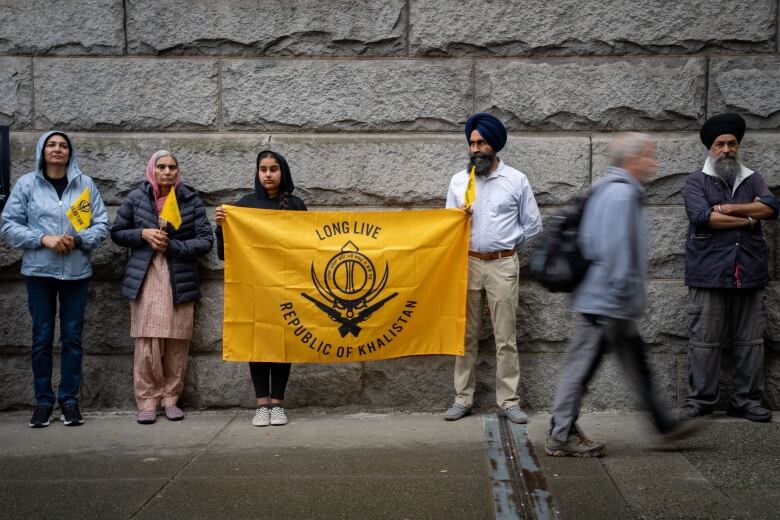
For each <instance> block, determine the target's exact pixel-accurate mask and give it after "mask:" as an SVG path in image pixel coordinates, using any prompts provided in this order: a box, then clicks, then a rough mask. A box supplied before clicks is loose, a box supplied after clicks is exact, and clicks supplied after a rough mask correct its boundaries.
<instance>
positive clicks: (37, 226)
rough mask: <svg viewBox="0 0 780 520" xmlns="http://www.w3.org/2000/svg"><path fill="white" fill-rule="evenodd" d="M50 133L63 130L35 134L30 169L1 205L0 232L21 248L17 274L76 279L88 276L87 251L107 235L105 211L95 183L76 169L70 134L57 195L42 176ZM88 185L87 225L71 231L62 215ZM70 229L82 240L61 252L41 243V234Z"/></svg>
mask: <svg viewBox="0 0 780 520" xmlns="http://www.w3.org/2000/svg"><path fill="white" fill-rule="evenodd" d="M52 134H60V135H63V136H66V134H65V133H63V132H59V131H52V132H47V133H45V134H43V135H42V136H41V138H40V139H38V145H37V146H36V147H35V164H36V169H35V171H32V172H29V173H26V174H24V175H22V177H21V178H20V179H19V181H18V182H17V183H16V185H15V186H14V189H13V190H12V191H11V196H10V197H9V199H8V202H7V203H6V205H5V208H4V209H3V221H2V226H1V227H0V235H2V237H3V238H4V239H5V240H6V242H8V244H9V245H11V247H17V248H21V249H22V250H23V251H24V254H23V257H22V274H23V275H25V276H49V277H54V278H58V279H60V280H81V279H83V278H88V277H90V276H92V264H91V263H90V253H91V251H92V250H93V249H96V248H97V247H98V246H99V245H100V243H101V242H102V241H103V240H105V239H106V237H108V213H107V212H106V207H105V205H104V204H103V199H101V197H100V192H98V189H97V187H96V186H95V183H94V182H93V181H92V179H91V178H90V177H87V176H86V175H84V174H83V173H81V169H79V166H78V162H77V161H76V148H75V147H74V146H73V143H72V141H71V140H70V139H68V142H69V144H70V160H69V162H68V170H67V177H68V185H67V187H66V188H65V191H64V192H63V194H62V199H60V198H59V196H58V195H57V191H56V190H55V189H54V186H52V184H51V183H50V182H49V181H47V180H46V178H45V177H44V176H43V165H44V162H43V145H44V144H45V143H46V140H47V139H48V138H49V136H51V135H52ZM66 137H67V136H66ZM85 188H89V190H90V194H91V198H90V204H91V205H92V220H91V222H90V226H89V227H88V228H87V229H85V230H83V231H82V232H81V233H76V231H75V230H74V229H73V227H72V226H69V223H70V220H68V217H67V215H66V211H67V210H68V208H69V207H70V206H71V205H72V204H73V203H74V201H75V200H76V199H77V198H78V197H79V195H81V193H82V192H83V191H84V189H85ZM66 229H67V232H68V234H69V235H72V236H78V237H80V238H81V245H80V246H79V247H77V248H76V249H74V250H73V251H71V252H70V253H67V254H64V255H61V254H59V253H56V252H55V251H52V250H51V249H48V248H46V247H44V246H43V244H42V243H41V240H42V239H43V236H44V235H62V234H63V233H64V232H65V231H66Z"/></svg>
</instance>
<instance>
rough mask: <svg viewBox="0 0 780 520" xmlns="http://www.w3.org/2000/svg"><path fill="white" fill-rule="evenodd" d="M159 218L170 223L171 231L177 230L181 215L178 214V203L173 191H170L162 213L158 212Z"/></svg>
mask: <svg viewBox="0 0 780 520" xmlns="http://www.w3.org/2000/svg"><path fill="white" fill-rule="evenodd" d="M160 217H162V218H163V220H167V221H168V222H170V223H171V225H172V226H173V229H179V226H181V214H180V213H179V203H178V201H177V200H176V190H175V189H171V192H170V193H169V194H168V198H167V199H165V204H164V205H163V208H162V211H160Z"/></svg>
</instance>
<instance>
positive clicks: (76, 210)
mask: <svg viewBox="0 0 780 520" xmlns="http://www.w3.org/2000/svg"><path fill="white" fill-rule="evenodd" d="M89 201H90V192H89V186H87V187H86V188H84V191H82V192H81V195H79V198H77V199H76V200H75V201H74V202H73V205H72V206H71V207H69V208H68V219H69V220H70V223H71V224H73V229H75V230H76V232H81V231H83V230H85V229H87V228H88V227H89V223H90V222H91V221H92V204H90V202H89Z"/></svg>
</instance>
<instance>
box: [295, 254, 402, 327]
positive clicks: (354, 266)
mask: <svg viewBox="0 0 780 520" xmlns="http://www.w3.org/2000/svg"><path fill="white" fill-rule="evenodd" d="M389 273H390V269H389V267H388V265H387V261H385V272H384V274H383V275H382V279H381V280H380V281H379V283H377V277H376V269H375V268H374V264H373V263H372V262H371V260H370V259H369V258H368V257H367V256H366V255H364V254H363V253H361V252H360V249H359V248H358V247H357V246H356V245H355V244H353V243H352V241H348V242H347V243H346V244H344V246H343V247H342V248H341V251H340V252H338V253H336V254H335V255H334V256H333V257H332V258H331V259H330V260H328V263H327V264H326V265H325V269H324V271H323V273H322V275H323V281H320V279H319V277H318V276H317V272H316V270H315V269H314V262H312V264H311V280H312V282H313V283H314V287H315V289H317V292H318V293H320V296H321V297H322V298H323V299H324V300H325V301H324V302H323V301H320V300H318V299H316V298H314V297H312V296H310V295H308V294H306V293H301V296H303V297H304V298H306V299H307V300H309V301H310V302H312V303H313V304H314V305H316V306H317V308H318V309H320V310H321V311H322V312H324V313H325V314H327V315H328V317H329V318H330V319H331V320H333V321H335V322H336V323H339V324H340V325H341V326H340V327H339V333H340V334H341V337H342V338H343V337H345V336H346V335H347V334H352V335H353V336H355V337H357V336H358V334H360V327H359V326H358V324H359V323H362V322H364V321H365V320H367V319H368V318H369V317H371V315H372V314H374V312H376V311H377V310H379V309H380V308H381V307H382V306H383V305H384V304H385V303H387V302H389V301H390V300H392V299H393V298H395V297H396V296H398V293H397V292H394V293H393V294H391V295H389V296H386V297H384V298H382V299H380V300H378V301H376V302H375V303H374V300H376V299H377V298H378V297H379V294H380V293H381V292H382V291H383V290H384V288H385V285H387V277H388V275H389Z"/></svg>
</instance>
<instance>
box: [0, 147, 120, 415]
mask: <svg viewBox="0 0 780 520" xmlns="http://www.w3.org/2000/svg"><path fill="white" fill-rule="evenodd" d="M35 159H36V161H35V164H36V169H35V171H32V172H29V173H26V174H25V175H23V176H22V177H21V178H20V179H19V181H18V182H17V183H16V185H15V186H14V189H13V190H12V191H11V195H10V197H9V198H8V202H7V203H6V206H5V208H4V209H3V224H2V227H0V234H2V236H3V238H4V239H5V240H6V242H8V244H10V245H11V247H16V248H19V249H22V250H23V256H22V275H24V277H25V281H26V284H27V304H28V307H29V310H30V315H31V317H32V325H33V331H32V370H33V378H34V387H35V401H36V407H35V411H34V412H33V416H32V419H30V423H29V425H30V427H31V428H42V427H44V426H48V425H49V424H50V421H51V419H52V411H53V410H54V404H55V397H54V392H53V390H52V385H51V376H52V347H53V343H54V326H55V323H54V319H55V314H56V311H57V300H58V299H59V302H60V308H59V315H60V340H61V343H62V355H61V359H60V371H61V379H60V386H59V389H58V392H57V398H56V401H57V402H59V405H60V411H61V414H60V419H61V420H62V421H63V422H64V423H65V425H66V426H77V425H79V424H82V423H83V422H84V420H83V418H82V416H81V412H80V410H79V406H78V403H79V400H78V391H79V387H80V386H81V358H82V348H81V332H82V329H83V326H84V309H85V307H86V304H87V293H88V291H89V280H90V278H91V276H92V264H91V262H90V254H91V252H92V251H93V250H94V249H97V247H98V246H99V245H100V243H101V242H102V241H103V240H105V239H106V237H107V236H108V214H107V213H106V208H105V206H104V205H103V200H102V199H101V197H100V192H99V191H98V189H97V187H96V186H95V183H94V182H93V181H92V179H91V178H90V177H87V176H86V175H84V174H83V173H82V172H81V169H79V166H78V162H77V161H76V149H75V148H74V146H73V144H72V143H71V141H70V138H69V137H68V136H67V135H66V134H64V133H63V132H57V131H52V132H47V133H45V134H44V135H42V136H41V138H40V139H39V140H38V145H37V147H36V150H35ZM86 188H89V192H90V201H89V203H90V207H91V213H92V216H91V222H90V225H89V226H88V227H87V228H86V229H83V230H82V231H81V232H76V231H75V230H74V228H73V227H72V226H71V225H70V221H69V219H68V217H67V215H66V211H67V209H68V208H70V206H71V205H73V203H74V202H75V201H76V199H78V197H79V196H80V195H81V194H82V193H83V192H84V190H85V189H86Z"/></svg>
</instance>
